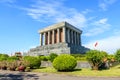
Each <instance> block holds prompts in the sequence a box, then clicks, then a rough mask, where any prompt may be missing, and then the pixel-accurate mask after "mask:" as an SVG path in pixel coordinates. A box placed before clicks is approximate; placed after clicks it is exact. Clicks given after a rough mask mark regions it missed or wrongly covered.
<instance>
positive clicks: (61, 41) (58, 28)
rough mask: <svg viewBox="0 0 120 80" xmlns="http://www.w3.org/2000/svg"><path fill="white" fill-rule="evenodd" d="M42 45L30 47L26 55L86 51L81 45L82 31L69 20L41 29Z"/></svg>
mask: <svg viewBox="0 0 120 80" xmlns="http://www.w3.org/2000/svg"><path fill="white" fill-rule="evenodd" d="M39 34H40V46H37V47H36V48H32V49H30V50H29V51H28V52H27V53H26V55H32V56H36V55H48V54H50V53H56V54H63V53H67V54H71V53H72V54H76V53H85V52H86V51H87V50H89V49H87V48H85V47H83V46H82V45H81V34H82V31H81V30H80V29H78V28H76V27H74V26H73V25H71V24H69V23H67V22H61V23H57V24H54V25H51V26H48V27H46V28H44V29H42V30H39Z"/></svg>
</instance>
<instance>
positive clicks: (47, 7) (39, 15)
mask: <svg viewBox="0 0 120 80" xmlns="http://www.w3.org/2000/svg"><path fill="white" fill-rule="evenodd" d="M24 10H26V11H27V14H28V15H29V16H31V17H32V18H33V19H36V20H38V21H40V22H53V23H55V22H61V21H67V22H69V23H71V24H72V25H75V26H77V27H78V28H81V27H83V26H84V24H85V22H86V18H85V16H84V15H83V14H82V13H80V12H78V11H77V10H76V9H74V8H68V7H65V6H64V4H63V0H62V1H61V0H60V1H41V0H38V1H37V3H35V4H32V5H31V7H29V8H24Z"/></svg>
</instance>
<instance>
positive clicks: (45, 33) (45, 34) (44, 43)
mask: <svg viewBox="0 0 120 80" xmlns="http://www.w3.org/2000/svg"><path fill="white" fill-rule="evenodd" d="M44 45H46V33H44Z"/></svg>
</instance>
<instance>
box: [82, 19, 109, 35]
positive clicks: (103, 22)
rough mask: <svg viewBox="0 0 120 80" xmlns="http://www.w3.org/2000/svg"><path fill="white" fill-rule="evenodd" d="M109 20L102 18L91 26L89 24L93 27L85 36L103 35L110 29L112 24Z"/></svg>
mask: <svg viewBox="0 0 120 80" xmlns="http://www.w3.org/2000/svg"><path fill="white" fill-rule="evenodd" d="M107 21H108V19H107V18H102V19H100V20H98V21H93V22H91V23H90V24H88V26H89V27H91V28H90V29H89V30H88V31H87V32H86V33H85V34H83V35H84V36H95V35H98V34H101V33H103V32H105V31H107V30H109V28H110V26H111V25H110V24H109V23H107Z"/></svg>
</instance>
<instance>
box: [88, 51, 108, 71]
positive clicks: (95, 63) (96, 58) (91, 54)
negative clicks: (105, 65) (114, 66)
mask: <svg viewBox="0 0 120 80" xmlns="http://www.w3.org/2000/svg"><path fill="white" fill-rule="evenodd" d="M86 57H87V60H88V61H89V63H90V64H91V66H92V69H93V70H98V68H99V67H100V66H101V64H102V62H103V59H105V58H106V57H107V53H106V52H104V51H98V50H90V51H88V52H87V54H86Z"/></svg>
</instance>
